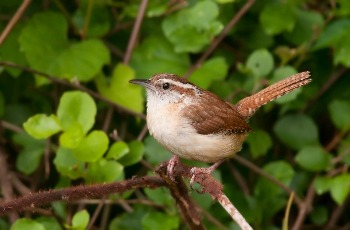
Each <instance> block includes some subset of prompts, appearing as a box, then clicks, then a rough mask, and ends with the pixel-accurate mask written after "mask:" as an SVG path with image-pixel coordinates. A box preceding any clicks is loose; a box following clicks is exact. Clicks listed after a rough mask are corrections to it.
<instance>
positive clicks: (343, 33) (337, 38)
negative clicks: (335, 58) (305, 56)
mask: <svg viewBox="0 0 350 230" xmlns="http://www.w3.org/2000/svg"><path fill="white" fill-rule="evenodd" d="M349 34H350V19H339V20H336V21H334V22H331V23H330V24H329V25H328V26H327V27H326V29H325V30H323V31H322V33H321V34H320V36H319V37H318V39H317V41H316V43H315V45H314V47H313V48H314V49H322V48H325V47H329V46H333V45H336V44H339V43H341V42H344V41H346V38H348V37H349Z"/></svg>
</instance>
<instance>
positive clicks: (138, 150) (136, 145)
mask: <svg viewBox="0 0 350 230" xmlns="http://www.w3.org/2000/svg"><path fill="white" fill-rule="evenodd" d="M129 149H130V152H129V153H128V154H126V155H125V156H124V157H122V158H121V159H119V162H120V163H121V164H122V165H124V166H129V165H133V164H136V163H137V162H139V161H140V160H141V159H142V156H143V153H144V145H143V144H142V142H140V141H131V142H130V143H129Z"/></svg>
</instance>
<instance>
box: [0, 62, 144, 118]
mask: <svg viewBox="0 0 350 230" xmlns="http://www.w3.org/2000/svg"><path fill="white" fill-rule="evenodd" d="M0 66H6V67H12V68H15V69H20V70H22V71H26V72H29V73H32V74H37V75H40V76H42V77H45V78H47V79H48V80H50V81H51V82H55V83H58V84H61V85H64V86H68V87H70V88H74V89H78V90H81V91H83V92H86V93H88V94H90V95H91V96H92V97H94V98H96V99H98V100H100V101H103V102H106V103H107V104H109V105H112V106H113V107H114V108H116V109H118V110H120V111H123V112H125V113H129V114H131V115H134V116H137V117H139V118H142V119H145V118H146V116H145V115H144V114H142V113H137V112H134V111H132V110H130V109H128V108H126V107H124V106H122V105H119V104H117V103H115V102H114V101H112V100H109V99H108V98H105V97H103V96H101V95H100V94H98V93H96V92H94V91H93V90H91V89H88V88H86V87H84V86H82V85H80V84H77V83H75V84H73V83H70V82H69V81H66V80H63V79H60V78H59V77H56V76H52V75H49V74H46V73H43V72H41V71H38V70H34V69H31V68H29V67H25V66H21V65H17V64H15V63H12V62H6V61H0Z"/></svg>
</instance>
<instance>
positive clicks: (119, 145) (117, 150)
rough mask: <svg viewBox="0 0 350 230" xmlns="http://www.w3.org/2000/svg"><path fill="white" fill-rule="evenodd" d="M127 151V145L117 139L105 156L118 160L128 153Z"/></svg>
mask: <svg viewBox="0 0 350 230" xmlns="http://www.w3.org/2000/svg"><path fill="white" fill-rule="evenodd" d="M129 151H130V149H129V146H128V145H127V144H126V143H125V142H124V141H118V142H115V143H113V144H112V146H111V147H110V148H109V150H108V152H107V156H106V158H107V159H114V160H118V159H120V158H122V157H123V156H125V155H126V154H128V153H129Z"/></svg>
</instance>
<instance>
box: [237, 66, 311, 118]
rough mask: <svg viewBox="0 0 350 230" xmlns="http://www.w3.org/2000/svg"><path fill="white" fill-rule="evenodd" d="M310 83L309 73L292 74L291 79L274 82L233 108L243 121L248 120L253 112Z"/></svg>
mask: <svg viewBox="0 0 350 230" xmlns="http://www.w3.org/2000/svg"><path fill="white" fill-rule="evenodd" d="M310 82H311V78H310V72H309V71H306V72H302V73H297V74H294V75H293V76H291V77H288V78H286V79H283V80H281V81H278V82H276V83H275V84H273V85H270V86H268V87H266V88H265V89H263V90H261V91H259V92H258V93H256V94H254V95H252V96H250V97H246V98H244V99H242V100H240V101H239V102H238V103H237V104H236V105H235V108H236V109H237V111H238V112H239V114H240V115H241V116H243V117H244V118H245V119H248V118H250V117H251V116H252V115H253V114H254V113H255V111H256V110H257V109H258V108H260V107H261V106H263V105H265V104H266V103H268V102H270V101H272V100H275V99H277V98H279V97H281V96H283V95H285V94H287V93H289V92H291V91H293V90H295V89H297V88H299V87H301V86H303V85H306V84H308V83H310Z"/></svg>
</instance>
